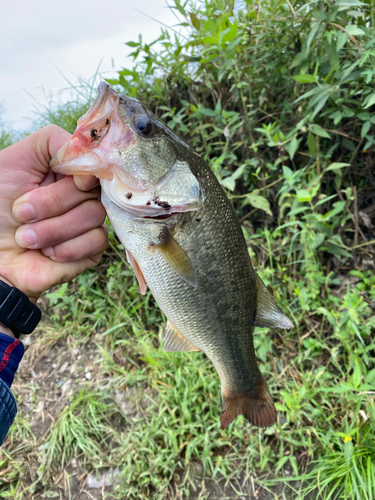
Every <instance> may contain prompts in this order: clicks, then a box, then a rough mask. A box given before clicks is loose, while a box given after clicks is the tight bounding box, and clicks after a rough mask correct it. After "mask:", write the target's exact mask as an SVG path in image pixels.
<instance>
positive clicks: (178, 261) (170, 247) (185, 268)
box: [153, 228, 197, 287]
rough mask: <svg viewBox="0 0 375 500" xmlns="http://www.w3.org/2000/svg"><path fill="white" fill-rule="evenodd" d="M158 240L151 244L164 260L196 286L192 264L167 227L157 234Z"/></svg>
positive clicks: (184, 278)
mask: <svg viewBox="0 0 375 500" xmlns="http://www.w3.org/2000/svg"><path fill="white" fill-rule="evenodd" d="M159 241H160V243H157V244H156V245H153V246H154V247H155V248H156V249H157V250H158V251H159V252H160V253H161V254H162V256H163V257H164V258H165V260H166V261H167V262H168V263H169V264H170V265H171V266H172V267H173V269H174V270H175V271H176V273H177V274H178V275H179V276H181V278H182V279H183V280H184V281H186V283H189V285H191V286H193V287H196V286H197V278H196V275H195V271H194V268H193V265H192V263H191V261H190V259H189V257H188V256H187V254H186V252H185V250H183V248H181V246H180V245H179V244H178V243H177V241H176V240H175V239H174V238H173V237H172V236H171V234H170V232H169V231H168V229H167V228H163V231H162V232H161V233H160V235H159Z"/></svg>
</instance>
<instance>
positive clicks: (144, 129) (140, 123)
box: [133, 115, 153, 136]
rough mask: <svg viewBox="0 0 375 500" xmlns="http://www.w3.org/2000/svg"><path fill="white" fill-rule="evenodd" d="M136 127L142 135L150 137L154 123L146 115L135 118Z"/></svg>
mask: <svg viewBox="0 0 375 500" xmlns="http://www.w3.org/2000/svg"><path fill="white" fill-rule="evenodd" d="M133 123H134V126H135V128H136V129H137V130H138V132H139V133H140V134H141V135H144V136H146V135H150V134H151V132H152V129H153V127H152V123H151V122H150V120H149V119H148V118H147V116H145V115H141V116H136V117H135V118H134V122H133Z"/></svg>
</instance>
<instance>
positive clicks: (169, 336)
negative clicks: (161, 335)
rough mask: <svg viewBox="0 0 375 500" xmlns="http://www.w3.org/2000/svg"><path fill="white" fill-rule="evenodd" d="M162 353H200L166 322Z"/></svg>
mask: <svg viewBox="0 0 375 500" xmlns="http://www.w3.org/2000/svg"><path fill="white" fill-rule="evenodd" d="M164 351H166V352H175V351H200V349H197V348H196V347H195V346H194V345H193V344H192V343H191V342H189V341H188V340H186V338H185V337H184V336H183V335H182V333H180V332H179V331H178V330H177V328H175V327H174V326H173V325H172V323H171V322H170V321H169V320H168V322H167V331H166V333H165V342H164Z"/></svg>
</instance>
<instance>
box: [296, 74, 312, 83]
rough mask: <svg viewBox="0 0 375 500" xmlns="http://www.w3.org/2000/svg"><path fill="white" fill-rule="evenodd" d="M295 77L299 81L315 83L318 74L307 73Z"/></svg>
mask: <svg viewBox="0 0 375 500" xmlns="http://www.w3.org/2000/svg"><path fill="white" fill-rule="evenodd" d="M293 78H294V79H295V80H296V81H297V82H298V83H313V82H316V76H315V75H309V74H308V73H306V74H304V75H303V74H301V75H294V76H293Z"/></svg>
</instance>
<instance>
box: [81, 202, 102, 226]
mask: <svg viewBox="0 0 375 500" xmlns="http://www.w3.org/2000/svg"><path fill="white" fill-rule="evenodd" d="M81 209H82V210H83V216H84V217H85V219H87V220H88V223H89V226H90V227H97V226H101V225H102V224H103V222H104V221H105V218H106V212H105V210H104V207H103V205H102V204H101V203H100V201H97V200H87V201H85V202H84V203H82V205H81Z"/></svg>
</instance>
